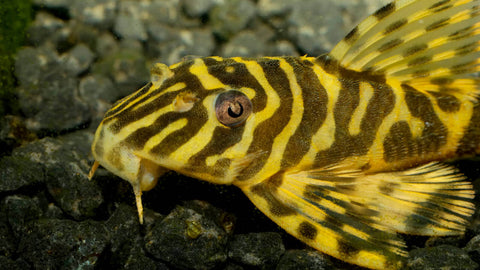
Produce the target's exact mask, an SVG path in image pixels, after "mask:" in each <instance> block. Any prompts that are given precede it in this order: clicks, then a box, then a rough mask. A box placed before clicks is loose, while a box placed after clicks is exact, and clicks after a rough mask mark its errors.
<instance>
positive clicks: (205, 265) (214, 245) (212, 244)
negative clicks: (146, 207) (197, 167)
mask: <svg viewBox="0 0 480 270" xmlns="http://www.w3.org/2000/svg"><path fill="white" fill-rule="evenodd" d="M193 204H194V205H198V204H200V207H197V206H194V207H190V208H189V207H188V205H186V206H177V207H176V208H175V209H174V210H173V211H172V212H171V213H170V214H169V215H168V216H166V217H165V218H164V219H161V220H160V219H159V220H157V221H156V222H155V224H154V225H153V227H152V228H151V229H149V230H148V231H147V234H146V236H145V242H146V246H145V248H146V250H147V252H148V253H150V254H151V255H152V256H154V257H155V258H157V259H160V260H162V261H165V262H168V263H170V264H172V265H175V266H176V267H179V268H181V269H212V268H215V267H218V266H219V265H221V264H222V263H224V262H225V261H226V259H227V253H226V245H227V238H228V237H227V236H228V234H227V232H226V231H225V230H224V228H223V227H222V226H221V225H219V224H218V217H219V216H221V215H222V213H223V211H221V210H218V209H216V208H214V207H213V206H210V205H206V204H205V203H196V202H195V203H193ZM202 205H203V206H202ZM191 208H196V210H194V209H191ZM198 209H200V210H199V211H198Z"/></svg>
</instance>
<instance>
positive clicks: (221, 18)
mask: <svg viewBox="0 0 480 270" xmlns="http://www.w3.org/2000/svg"><path fill="white" fill-rule="evenodd" d="M255 13H256V7H255V4H254V3H253V2H252V1H245V0H231V1H223V2H221V3H219V4H218V5H216V6H215V7H214V8H213V9H212V10H211V11H210V13H209V15H210V24H211V27H212V30H213V32H214V33H215V34H216V35H217V36H218V37H219V38H220V39H223V40H228V39H230V38H231V37H232V36H233V35H235V34H236V33H237V32H239V31H241V30H243V29H244V28H245V27H246V26H247V24H248V23H249V22H250V21H251V20H252V19H253V18H254V16H255Z"/></svg>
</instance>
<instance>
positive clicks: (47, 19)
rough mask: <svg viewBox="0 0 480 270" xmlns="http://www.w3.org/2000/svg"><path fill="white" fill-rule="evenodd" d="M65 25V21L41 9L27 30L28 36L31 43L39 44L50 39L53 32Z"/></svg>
mask: <svg viewBox="0 0 480 270" xmlns="http://www.w3.org/2000/svg"><path fill="white" fill-rule="evenodd" d="M64 26H65V22H63V21H62V20H60V19H58V18H57V17H55V16H52V15H50V14H49V13H46V12H43V11H39V12H38V13H37V14H36V15H35V20H34V21H33V23H32V24H31V25H30V27H29V28H28V30H27V38H28V40H29V42H30V44H33V45H35V46H39V45H40V44H42V43H43V42H45V41H48V40H49V39H50V38H51V36H52V35H53V34H55V33H56V32H57V31H58V30H59V29H62V28H63V27H64Z"/></svg>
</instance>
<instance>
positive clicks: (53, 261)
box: [19, 219, 109, 269]
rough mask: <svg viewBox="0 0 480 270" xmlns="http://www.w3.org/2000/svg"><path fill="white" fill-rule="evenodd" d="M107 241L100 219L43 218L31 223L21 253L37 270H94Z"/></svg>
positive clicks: (24, 236)
mask: <svg viewBox="0 0 480 270" xmlns="http://www.w3.org/2000/svg"><path fill="white" fill-rule="evenodd" d="M108 241H109V233H108V231H107V230H106V229H105V227H104V225H103V224H102V223H101V222H98V221H91V220H89V221H84V222H75V221H72V220H56V219H40V220H37V221H35V222H33V223H30V224H29V226H28V229H27V230H26V233H25V234H24V235H23V236H22V238H21V239H20V242H19V252H20V254H21V256H22V258H23V259H25V260H26V261H27V262H29V263H31V264H32V266H33V268H34V269H60V268H68V269H94V268H95V264H96V263H97V261H98V259H99V256H100V255H101V254H102V253H103V251H104V249H105V248H106V247H107V244H108Z"/></svg>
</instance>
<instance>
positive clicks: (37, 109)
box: [15, 48, 91, 135]
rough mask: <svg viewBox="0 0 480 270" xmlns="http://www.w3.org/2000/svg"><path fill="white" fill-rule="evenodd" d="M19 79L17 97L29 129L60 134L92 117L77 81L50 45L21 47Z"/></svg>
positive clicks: (18, 62) (41, 132)
mask: <svg viewBox="0 0 480 270" xmlns="http://www.w3.org/2000/svg"><path fill="white" fill-rule="evenodd" d="M15 68H16V70H15V74H16V76H17V78H18V79H19V81H20V88H19V89H18V92H17V96H18V102H19V105H20V109H21V110H22V112H23V113H24V114H25V115H26V116H27V118H28V119H27V121H26V126H27V128H28V129H29V130H31V131H33V132H36V133H40V134H41V135H43V134H45V133H47V134H48V133H59V132H63V131H66V130H71V129H74V128H77V127H79V126H80V125H83V124H85V123H87V122H88V121H89V120H90V117H91V115H90V112H89V110H88V105H87V104H86V103H85V102H84V101H83V100H81V99H79V98H78V93H77V91H78V89H77V86H78V81H77V79H76V78H75V77H73V75H72V74H70V73H69V72H68V71H66V70H65V68H64V66H63V65H61V64H60V62H59V60H58V59H57V58H56V55H55V53H54V52H51V50H50V51H48V50H47V48H40V49H35V48H25V49H22V50H20V52H19V54H18V56H17V59H16V61H15Z"/></svg>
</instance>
